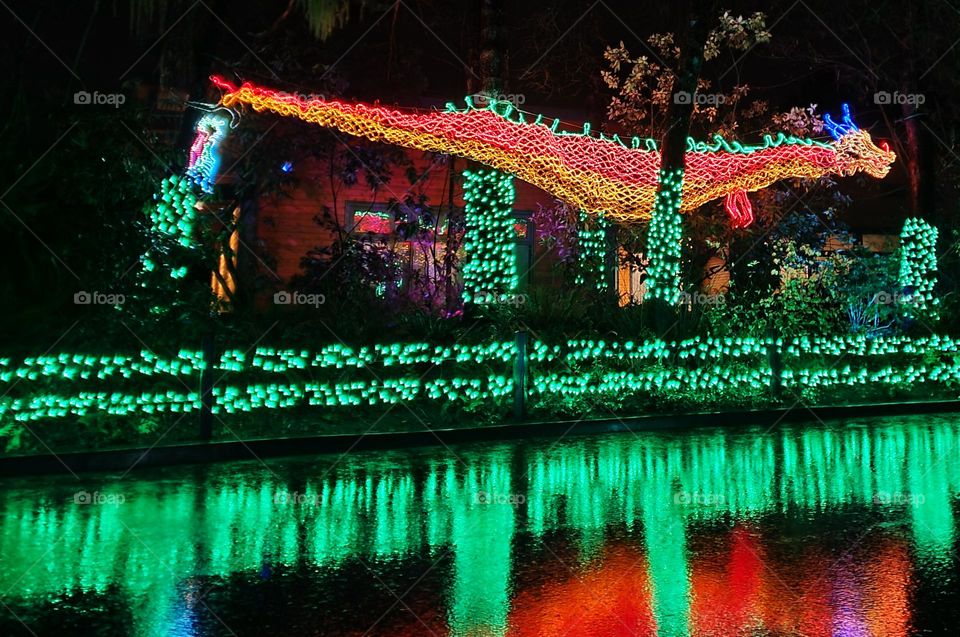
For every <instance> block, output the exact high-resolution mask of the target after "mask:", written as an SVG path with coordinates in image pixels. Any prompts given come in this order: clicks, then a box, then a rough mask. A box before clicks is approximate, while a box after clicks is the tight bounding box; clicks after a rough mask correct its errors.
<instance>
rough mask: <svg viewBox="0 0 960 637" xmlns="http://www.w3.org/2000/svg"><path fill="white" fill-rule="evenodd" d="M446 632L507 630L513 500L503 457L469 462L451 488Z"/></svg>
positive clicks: (494, 633)
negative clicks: (456, 486)
mask: <svg viewBox="0 0 960 637" xmlns="http://www.w3.org/2000/svg"><path fill="white" fill-rule="evenodd" d="M451 495H452V496H453V497H452V503H453V504H452V506H451V513H452V524H451V541H452V544H453V551H454V559H453V569H454V576H453V584H452V586H451V593H450V598H451V602H450V634H451V635H452V636H453V637H458V636H466V635H489V636H490V637H495V636H499V635H504V634H506V631H507V615H508V613H509V611H510V587H509V586H510V573H511V566H512V565H511V545H512V542H513V534H514V529H515V527H516V508H515V507H516V506H517V505H518V504H519V503H518V502H517V500H516V495H515V494H514V493H513V491H512V489H511V479H510V464H509V460H508V459H504V458H494V459H492V461H491V462H490V463H489V464H485V465H481V466H479V467H472V468H470V469H469V470H468V471H467V474H466V475H465V476H464V479H463V486H462V488H460V489H458V492H454V493H451Z"/></svg>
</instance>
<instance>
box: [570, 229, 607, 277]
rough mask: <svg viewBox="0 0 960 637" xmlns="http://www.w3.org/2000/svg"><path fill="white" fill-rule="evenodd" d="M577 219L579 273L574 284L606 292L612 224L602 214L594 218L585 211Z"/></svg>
mask: <svg viewBox="0 0 960 637" xmlns="http://www.w3.org/2000/svg"><path fill="white" fill-rule="evenodd" d="M577 219H578V224H577V225H578V229H579V232H578V234H577V272H576V275H575V276H574V283H576V284H577V285H589V286H592V287H595V288H596V289H598V290H605V289H607V287H608V285H609V282H608V281H607V276H606V272H605V267H606V252H607V228H608V227H609V226H610V222H609V221H608V220H607V217H606V215H604V214H602V213H601V214H598V215H596V217H592V216H591V215H588V214H587V213H586V212H584V211H583V210H580V211H579V212H578V213H577Z"/></svg>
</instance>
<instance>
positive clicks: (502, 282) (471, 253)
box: [463, 170, 518, 303]
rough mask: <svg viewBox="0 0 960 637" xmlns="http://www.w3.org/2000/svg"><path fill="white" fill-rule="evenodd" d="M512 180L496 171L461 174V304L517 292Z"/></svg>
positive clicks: (465, 172)
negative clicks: (463, 258) (463, 233)
mask: <svg viewBox="0 0 960 637" xmlns="http://www.w3.org/2000/svg"><path fill="white" fill-rule="evenodd" d="M515 194H516V193H515V190H514V187H513V177H511V176H510V175H505V174H503V173H500V172H497V171H495V170H476V171H469V170H468V171H464V173H463V201H464V205H465V215H466V225H467V233H466V236H465V237H464V244H463V245H464V250H465V252H466V255H467V258H466V263H464V266H463V300H464V302H465V303H473V302H478V301H483V300H484V299H487V298H491V297H492V296H495V295H497V294H503V293H505V292H510V291H512V290H515V289H516V288H517V283H518V273H517V262H516V258H515V256H514V250H513V234H514V233H513V223H514V219H513V200H514V196H515Z"/></svg>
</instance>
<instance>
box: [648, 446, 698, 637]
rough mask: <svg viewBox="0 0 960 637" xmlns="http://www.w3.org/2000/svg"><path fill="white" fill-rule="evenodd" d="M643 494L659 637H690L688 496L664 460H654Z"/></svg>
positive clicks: (654, 612)
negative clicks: (686, 510) (676, 486)
mask: <svg viewBox="0 0 960 637" xmlns="http://www.w3.org/2000/svg"><path fill="white" fill-rule="evenodd" d="M643 493H644V495H643V526H644V537H645V540H646V545H647V561H648V562H649V568H650V582H651V585H652V587H653V615H654V617H655V618H656V620H657V635H659V636H660V637H687V636H688V635H689V634H690V580H689V574H688V566H687V537H686V527H685V521H684V512H683V506H684V502H686V501H687V499H686V498H685V497H684V496H685V495H686V494H682V493H678V492H677V491H676V490H675V489H674V486H673V481H672V480H671V471H670V470H669V467H668V466H667V463H666V462H664V461H663V460H662V459H657V460H654V461H653V463H652V466H650V467H649V469H648V471H647V482H646V484H645V485H644V489H643Z"/></svg>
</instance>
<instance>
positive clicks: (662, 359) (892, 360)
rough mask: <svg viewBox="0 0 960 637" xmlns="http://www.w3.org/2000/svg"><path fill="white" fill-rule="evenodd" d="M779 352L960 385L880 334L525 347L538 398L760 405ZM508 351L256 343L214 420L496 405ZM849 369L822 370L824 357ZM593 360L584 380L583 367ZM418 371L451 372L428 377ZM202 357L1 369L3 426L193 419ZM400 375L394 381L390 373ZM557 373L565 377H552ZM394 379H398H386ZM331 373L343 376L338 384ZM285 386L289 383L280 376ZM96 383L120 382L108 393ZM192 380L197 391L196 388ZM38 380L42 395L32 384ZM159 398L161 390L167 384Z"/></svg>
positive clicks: (805, 383) (909, 380)
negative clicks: (652, 398)
mask: <svg viewBox="0 0 960 637" xmlns="http://www.w3.org/2000/svg"><path fill="white" fill-rule="evenodd" d="M770 346H776V348H777V349H778V350H779V351H780V352H781V355H782V360H783V363H784V365H783V369H782V370H781V372H780V381H781V383H782V385H783V386H784V387H792V388H797V389H798V390H799V389H817V388H821V389H825V388H837V387H864V386H886V387H891V388H906V387H913V386H920V385H924V384H927V385H939V386H944V387H954V386H956V384H958V383H960V356H957V354H958V353H960V339H954V338H951V337H948V336H938V335H933V336H925V337H911V336H885V337H875V338H870V337H867V336H866V335H863V334H853V335H846V336H830V337H800V338H794V339H775V340H770V339H765V338H760V339H755V338H701V337H696V338H692V339H686V340H683V341H663V340H650V341H644V342H634V341H605V340H592V339H573V340H569V341H566V342H564V343H558V344H549V343H545V342H540V341H534V342H532V343H531V344H530V349H529V355H528V356H529V362H530V363H531V365H532V367H531V378H530V393H531V395H532V396H541V397H547V396H559V397H567V398H571V399H575V398H577V397H580V396H585V395H595V396H621V397H622V396H629V395H632V394H637V393H640V394H650V393H651V392H657V393H659V394H660V395H664V396H670V395H681V394H687V395H689V394H690V393H691V392H695V393H698V394H700V395H704V396H706V395H709V394H714V395H720V394H722V393H724V392H728V391H730V392H733V391H740V392H741V393H742V391H743V390H744V389H749V390H752V391H753V392H754V394H755V395H757V396H763V395H766V393H767V391H768V389H769V387H770V385H771V383H772V372H771V369H770V367H769V364H768V362H767V357H766V351H767V348H768V347H770ZM513 356H514V343H513V342H512V341H503V342H500V341H494V342H490V343H481V344H456V345H449V346H444V345H434V344H430V343H391V344H378V345H371V346H364V347H356V348H355V347H349V346H346V345H342V344H335V345H329V346H326V347H323V348H321V349H320V350H318V351H308V350H300V349H275V348H270V347H257V348H255V349H254V350H253V351H252V352H249V353H247V352H244V351H242V350H237V349H233V350H227V351H225V352H224V353H223V354H222V356H221V357H220V360H219V362H218V363H217V365H216V369H217V370H218V371H220V372H222V373H221V380H220V382H218V384H217V386H216V387H215V388H214V392H213V396H214V404H213V410H214V412H215V413H227V414H235V413H243V412H248V411H253V410H259V409H290V408H295V407H350V406H362V405H367V406H369V405H390V404H397V403H400V402H407V401H411V400H429V401H445V402H459V403H463V402H472V401H482V400H490V401H494V402H497V401H502V400H505V399H506V398H507V397H508V396H509V394H510V393H511V392H512V385H513V381H512V377H511V375H510V372H509V367H510V364H511V363H512V360H513ZM823 357H828V358H829V359H831V360H838V359H840V360H842V362H843V363H844V364H842V365H827V364H825V363H823V362H821V361H820V360H818V359H821V358H823ZM591 363H592V364H595V366H594V367H593V368H592V369H588V370H582V368H583V366H584V365H587V364H591ZM477 365H494V366H498V365H499V366H502V369H503V373H501V374H496V373H494V374H491V373H489V371H488V370H483V371H482V372H481V371H480V370H473V368H474V367H475V366H477ZM424 366H431V367H433V366H436V367H438V368H439V369H441V370H443V373H441V374H440V375H439V376H438V377H436V378H431V379H429V380H427V379H424V378H423V372H422V368H423V367H424ZM372 367H378V368H380V369H382V370H383V372H382V373H380V374H378V376H379V378H377V379H370V378H369V377H365V378H362V379H352V380H351V379H349V378H346V377H343V374H344V373H345V372H347V371H348V370H356V371H359V370H363V369H366V368H372ZM202 368H203V360H202V354H201V352H199V351H195V350H182V351H180V352H179V353H178V354H177V356H176V357H173V358H164V357H158V356H156V355H154V354H152V353H151V352H148V351H143V352H140V353H139V354H136V355H112V356H107V355H85V354H67V353H61V354H50V355H44V356H38V357H28V358H25V359H23V360H21V361H17V362H14V361H13V360H12V359H10V358H4V359H0V386H2V385H4V384H6V385H8V386H9V387H10V389H11V390H15V391H11V395H7V396H3V397H0V418H13V419H14V420H17V421H22V422H33V421H37V420H46V419H57V418H65V417H68V416H84V415H87V414H91V413H95V412H104V413H107V414H112V415H117V416H126V415H132V414H158V413H185V412H191V411H195V410H197V409H199V407H200V405H199V398H198V394H197V393H196V392H192V391H187V390H185V388H184V387H183V386H182V385H176V384H175V385H174V389H169V388H166V385H165V384H164V381H166V380H168V379H179V382H180V383H186V382H188V380H189V379H195V378H196V377H198V375H199V374H200V372H201V370H202ZM394 370H395V372H394ZM556 370H560V371H556ZM304 371H311V372H314V371H315V372H317V374H318V375H321V374H323V373H327V374H328V375H329V376H330V377H329V378H328V379H324V378H322V377H314V378H315V380H313V381H311V382H293V381H292V380H289V379H288V378H287V375H288V374H289V373H291V372H304ZM390 372H394V374H391V373H390ZM334 375H335V376H336V378H337V379H338V380H334V378H333V377H334ZM278 376H280V377H281V378H277V377H278ZM139 379H148V380H150V381H151V383H157V384H156V385H151V387H157V389H152V390H150V391H144V390H142V389H133V388H131V389H127V390H121V389H117V388H116V384H117V382H121V381H127V380H130V381H132V382H135V381H137V380H139ZM98 381H112V382H113V385H112V386H111V387H112V389H111V391H105V390H104V389H103V386H102V385H98V384H97V383H98ZM191 382H192V381H191ZM36 384H39V385H40V387H42V388H43V389H42V391H41V390H40V387H37V386H35V385H36ZM161 387H162V388H163V389H159V388H161Z"/></svg>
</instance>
